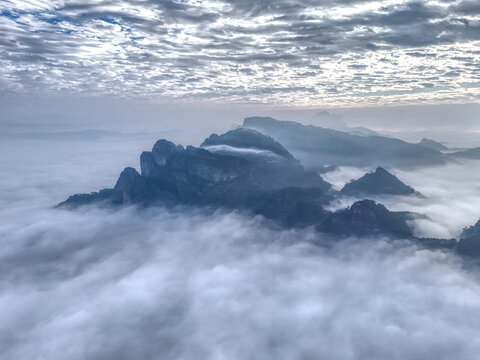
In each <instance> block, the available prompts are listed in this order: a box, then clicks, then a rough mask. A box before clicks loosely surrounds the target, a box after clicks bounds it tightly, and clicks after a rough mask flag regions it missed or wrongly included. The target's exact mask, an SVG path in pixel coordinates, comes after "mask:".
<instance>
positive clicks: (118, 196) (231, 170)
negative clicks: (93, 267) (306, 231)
mask: <svg viewBox="0 0 480 360" xmlns="http://www.w3.org/2000/svg"><path fill="white" fill-rule="evenodd" d="M205 144H215V145H205ZM219 145H222V146H223V145H225V146H228V147H229V148H228V151H224V150H221V149H220V150H219V149H216V150H215V151H214V150H212V151H209V150H207V148H208V146H219ZM204 146H205V148H195V147H192V146H187V148H184V147H183V146H180V145H175V144H173V143H172V142H170V141H167V140H159V141H157V142H156V143H155V145H154V146H153V148H152V151H149V152H143V153H142V155H141V157H140V165H141V166H140V167H141V174H138V173H137V171H136V170H134V169H132V168H127V169H125V170H124V171H123V172H122V174H121V175H120V177H119V179H118V181H117V184H116V185H115V187H114V188H113V189H106V190H102V191H100V192H98V193H93V194H83V195H74V196H72V197H70V198H69V199H68V200H67V201H65V202H64V203H63V205H77V204H87V203H91V202H97V201H107V202H111V203H114V204H130V203H137V204H144V205H149V204H153V203H157V202H161V203H165V204H194V205H214V206H226V207H235V208H243V207H245V206H250V205H249V204H251V199H252V198H255V197H258V196H264V195H265V194H268V193H271V192H273V191H276V190H280V189H284V188H292V187H293V188H300V189H311V188H315V189H318V191H320V192H321V193H322V194H323V196H326V194H327V193H329V192H333V190H332V188H331V185H330V184H328V183H327V182H325V181H324V180H323V179H322V178H321V177H320V176H319V175H318V174H316V173H315V172H308V171H306V170H305V169H304V168H303V167H302V165H301V164H300V163H299V162H298V161H297V160H295V159H294V158H293V156H292V155H291V154H290V153H289V152H288V151H286V150H285V148H283V147H282V145H280V144H279V143H277V142H276V141H275V140H273V139H272V138H270V137H267V136H265V135H262V134H261V133H258V132H256V131H251V130H247V129H239V130H234V131H231V132H228V133H226V134H224V135H221V136H218V135H216V136H211V137H210V138H208V139H207V140H206V141H205V142H204ZM252 149H254V150H255V151H257V150H260V151H267V152H268V153H271V154H274V156H273V157H272V156H264V154H263V153H260V154H258V153H256V152H255V151H254V152H253V153H251V152H249V151H250V150H252ZM245 150H247V151H245Z"/></svg>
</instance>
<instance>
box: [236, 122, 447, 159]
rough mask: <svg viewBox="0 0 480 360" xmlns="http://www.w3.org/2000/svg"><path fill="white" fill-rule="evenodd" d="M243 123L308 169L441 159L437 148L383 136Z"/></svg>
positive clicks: (295, 124)
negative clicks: (265, 136)
mask: <svg viewBox="0 0 480 360" xmlns="http://www.w3.org/2000/svg"><path fill="white" fill-rule="evenodd" d="M243 125H244V126H245V127H248V128H253V129H256V130H258V131H260V132H262V133H264V134H267V135H270V136H272V137H273V138H275V139H276V140H277V141H279V142H280V143H282V144H283V145H284V146H285V148H286V149H287V150H288V151H289V152H291V153H292V154H293V155H294V156H295V157H296V158H297V159H299V160H301V161H302V163H303V164H304V165H305V166H307V167H310V168H319V167H323V166H325V165H347V166H387V167H389V166H392V167H406V166H419V165H431V164H440V163H442V162H443V161H444V157H443V154H442V153H441V152H439V151H436V150H432V149H428V148H425V147H423V146H420V145H417V144H410V143H407V142H405V141H402V140H398V139H394V138H388V137H383V136H358V135H352V134H349V133H346V132H342V131H336V130H331V129H325V128H321V127H316V126H312V125H303V124H300V123H298V122H293V121H279V120H276V119H273V118H271V117H249V118H246V119H245V120H244V122H243Z"/></svg>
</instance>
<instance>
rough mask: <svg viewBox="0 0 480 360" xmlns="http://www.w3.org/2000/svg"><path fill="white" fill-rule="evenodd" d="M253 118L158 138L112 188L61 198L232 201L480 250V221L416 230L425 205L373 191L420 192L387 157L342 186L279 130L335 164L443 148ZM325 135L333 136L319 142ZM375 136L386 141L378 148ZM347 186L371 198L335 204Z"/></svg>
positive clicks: (291, 216)
mask: <svg viewBox="0 0 480 360" xmlns="http://www.w3.org/2000/svg"><path fill="white" fill-rule="evenodd" d="M245 125H246V126H248V127H243V128H238V129H235V130H231V131H229V132H227V133H225V134H221V135H217V134H212V135H211V136H209V137H208V138H207V139H205V141H204V142H203V143H202V144H201V146H200V147H193V146H187V147H186V148H185V147H183V146H182V145H176V144H174V143H172V142H170V141H168V140H165V139H162V140H159V141H157V142H156V143H155V145H154V146H153V148H152V150H151V151H145V152H143V153H142V154H141V156H140V168H141V173H138V172H137V171H136V170H135V169H133V168H126V169H124V170H123V171H122V173H121V174H120V176H119V178H118V180H117V182H116V184H115V186H114V187H113V188H110V189H103V190H100V191H99V192H94V193H90V194H77V195H73V196H70V197H69V198H68V199H67V200H66V201H64V202H63V203H61V204H59V205H58V206H59V207H77V206H81V205H87V204H98V205H102V206H119V205H128V204H137V205H139V206H157V205H160V206H167V207H169V206H177V205H188V206H201V207H209V208H223V209H230V210H238V211H242V212H246V213H250V214H254V215H262V216H264V217H265V218H266V219H269V220H270V221H272V222H273V223H275V224H278V225H280V226H283V227H287V228H292V227H305V226H312V227H315V229H316V230H317V231H319V232H322V233H325V234H331V235H332V236H333V235H334V236H335V237H348V236H357V237H363V236H388V237H391V238H403V239H405V238H408V239H413V240H416V241H419V243H422V244H423V245H425V246H430V247H443V248H451V249H454V250H456V251H458V252H459V253H460V252H462V254H463V253H472V254H473V253H474V251H473V250H472V251H471V252H470V250H468V251H467V250H466V249H471V248H475V249H477V247H478V254H479V255H480V246H478V245H477V244H480V239H479V238H480V222H479V223H477V224H476V225H475V226H473V227H471V228H468V229H466V230H465V231H464V234H463V235H462V238H461V239H460V241H459V242H455V241H453V240H441V239H424V240H421V239H416V238H415V236H414V234H413V233H412V230H411V229H410V226H409V222H410V221H411V220H413V219H415V218H417V217H422V216H423V215H421V214H414V213H408V212H392V211H389V210H388V209H387V208H386V207H384V206H383V205H381V204H379V203H377V202H375V201H373V200H369V199H368V197H369V196H374V195H402V196H406V195H420V194H419V193H418V192H416V191H415V190H414V189H413V188H412V187H410V186H408V185H406V184H404V183H403V182H401V181H400V180H399V179H398V178H397V177H395V176H394V175H393V174H391V173H389V172H388V171H387V170H385V169H384V168H382V167H378V168H377V169H376V170H375V171H374V172H371V173H367V174H365V175H364V176H363V177H361V178H360V179H357V180H354V181H352V182H350V183H348V184H346V185H345V187H344V188H343V189H342V190H341V191H336V190H334V188H333V187H332V186H331V185H330V184H329V183H328V182H326V181H325V180H324V179H323V178H322V177H321V176H320V175H319V173H318V172H316V171H312V170H308V169H306V168H305V167H304V166H303V165H302V163H301V162H300V161H299V160H297V158H296V157H295V156H294V155H293V154H292V153H291V152H290V151H289V150H288V147H285V146H284V145H282V144H281V143H280V142H278V141H277V137H281V138H283V139H284V140H285V141H286V143H287V144H290V147H291V148H292V147H293V148H296V149H297V151H298V153H300V154H301V153H302V151H304V150H305V151H306V150H308V149H311V150H312V152H313V154H314V155H316V156H317V157H318V158H319V159H320V160H319V162H318V164H322V163H323V164H325V163H327V162H326V161H325V159H329V161H333V159H337V160H338V161H339V163H329V164H332V165H335V166H336V165H344V164H345V162H347V160H348V157H349V156H352V157H353V160H351V161H352V163H355V164H358V163H361V164H365V163H367V161H372V162H373V163H375V162H376V161H378V162H380V161H381V162H385V161H387V159H394V160H392V161H393V162H394V163H395V164H397V165H398V164H403V165H406V164H410V165H413V164H416V165H419V164H429V163H433V164H436V163H438V162H441V161H445V158H444V157H443V154H441V153H440V152H438V151H435V150H431V149H427V148H425V147H423V146H420V145H415V144H409V143H406V142H403V141H401V140H396V139H389V138H382V137H379V136H376V135H375V136H369V137H364V136H362V137H360V136H357V135H351V134H346V133H342V132H339V131H334V130H328V129H323V128H317V127H312V126H304V125H301V124H298V123H294V122H280V121H277V120H274V119H272V118H247V119H245ZM252 127H255V128H257V129H259V130H261V131H263V132H264V133H265V132H267V130H269V129H270V130H271V131H272V134H271V135H273V136H274V137H275V138H274V137H271V136H269V135H265V134H264V133H262V132H260V131H257V130H255V129H253V128H252ZM360 138H361V139H362V140H360ZM319 139H323V141H325V142H326V144H321V143H318V144H316V142H315V141H320V140H319ZM369 141H371V142H369ZM337 142H338V143H337ZM328 144H330V145H331V146H327V145H328ZM389 144H390V145H392V146H393V147H394V149H390V150H389V151H387V149H386V148H384V147H388V145H389ZM374 146H377V147H378V148H377V149H376V150H375V151H374ZM350 147H353V148H354V149H356V151H354V150H353V149H352V148H350ZM299 148H301V149H303V150H302V151H300V150H298V149H299ZM322 149H326V150H325V151H326V152H327V154H322ZM362 156H364V157H365V158H362ZM415 156H418V158H416V157H415ZM429 156H432V158H429ZM343 195H353V196H355V197H357V198H360V199H361V198H362V197H363V198H365V197H366V198H367V199H364V200H360V201H357V202H355V203H354V204H353V205H352V206H350V207H348V208H346V209H342V210H338V211H335V212H332V211H329V210H328V208H329V207H328V205H329V204H330V203H331V201H332V200H334V199H335V198H337V197H340V196H343Z"/></svg>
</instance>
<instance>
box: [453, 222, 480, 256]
mask: <svg viewBox="0 0 480 360" xmlns="http://www.w3.org/2000/svg"><path fill="white" fill-rule="evenodd" d="M455 250H456V251H457V252H458V253H459V254H461V255H467V256H480V220H478V221H477V223H476V224H475V225H473V226H470V227H468V228H465V229H464V230H463V232H462V234H461V235H460V240H459V241H458V242H457V243H456V244H455Z"/></svg>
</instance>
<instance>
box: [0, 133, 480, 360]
mask: <svg viewBox="0 0 480 360" xmlns="http://www.w3.org/2000/svg"><path fill="white" fill-rule="evenodd" d="M151 144H152V139H149V138H145V139H141V138H139V137H135V138H132V139H129V138H119V139H118V138H117V139H115V138H111V139H108V140H107V139H105V140H103V141H97V140H94V141H93V140H92V141H91V140H88V139H87V140H78V141H72V140H71V139H69V138H68V140H65V141H62V140H60V139H57V140H55V141H51V140H31V139H30V140H25V139H24V140H21V139H14V140H9V139H6V140H4V141H2V142H0V146H1V149H0V150H1V151H0V167H1V168H2V171H3V176H2V177H0V193H2V194H4V195H5V196H2V197H1V198H0V288H1V291H0V308H1V309H2V321H1V322H0V358H2V360H3V359H5V360H36V359H68V360H80V359H81V360H83V359H88V360H92V359H93V360H96V359H98V360H108V359H112V360H119V359H120V360H121V359H160V358H161V359H185V360H189V359H192V360H193V359H199V358H202V359H245V358H249V359H285V360H287V359H319V360H320V359H339V360H353V359H355V360H356V359H358V360H360V359H372V360H377V359H378V360H384V359H398V360H404V359H409V360H410V359H419V360H420V359H426V358H434V359H440V360H442V359H445V360H450V359H452V358H455V359H459V360H473V359H476V358H477V356H478V353H479V352H480V341H479V339H480V318H479V317H478V316H472V314H476V313H478V312H479V311H480V282H479V278H478V270H477V269H476V268H471V267H468V266H465V265H466V264H465V263H463V262H462V260H460V259H458V258H457V257H456V256H454V255H452V254H450V253H448V252H442V251H430V250H425V249H420V248H418V247H417V246H414V245H412V244H411V243H409V242H408V241H405V242H404V241H401V240H399V241H396V242H393V243H392V242H388V241H387V240H379V239H376V240H374V241H371V240H369V239H361V240H359V239H357V240H355V239H352V240H351V241H346V242H345V241H344V242H339V243H336V244H334V245H333V246H323V245H327V244H326V243H323V242H322V238H321V237H319V236H318V234H315V233H314V232H312V231H310V230H303V231H278V230H273V229H270V228H268V227H266V226H265V224H264V223H263V222H262V221H261V219H259V218H250V217H246V216H242V215H240V214H235V213H233V214H225V213H221V212H219V213H215V214H205V213H204V212H202V211H199V210H192V209H190V210H186V209H183V210H182V209H178V210H176V211H169V212H167V211H164V210H162V209H149V210H139V209H135V208H133V207H132V208H123V209H120V210H116V211H111V210H106V209H98V208H95V207H86V208H83V209H81V210H77V211H69V210H57V209H53V208H52V207H51V206H52V205H54V204H55V203H57V202H59V201H61V200H63V199H64V198H65V197H66V196H67V195H68V194H71V193H74V192H80V191H87V192H88V191H92V190H96V189H98V188H101V187H105V186H111V185H113V183H114V181H115V179H116V176H117V175H118V173H119V171H120V170H121V169H122V168H123V167H124V166H136V167H138V153H139V151H140V150H142V149H145V148H147V149H148V148H149V147H150V146H151ZM92 159H95V161H94V162H92ZM471 168H472V166H463V167H462V166H461V165H458V166H456V167H447V168H445V167H443V169H444V170H445V171H446V172H447V174H445V171H444V172H442V171H441V169H442V167H439V168H431V169H430V170H428V169H426V170H425V171H424V172H422V173H421V175H420V177H419V178H423V179H426V178H428V177H429V176H430V178H431V181H430V182H429V183H425V184H424V186H423V187H421V188H419V190H421V191H424V192H425V193H426V194H427V192H428V195H433V194H435V192H436V191H437V190H438V188H439V187H441V186H442V183H443V186H444V187H445V189H446V190H448V189H451V188H452V186H453V184H455V183H457V182H458V179H460V178H462V177H464V176H467V175H468V174H470V172H471V170H470V169H471ZM453 170H455V171H453ZM357 173H358V172H350V174H349V175H350V176H356V174H357ZM440 174H444V175H445V176H443V180H435V179H436V177H438V176H440ZM454 174H457V177H455V175H454ZM337 175H338V176H337V178H336V181H337V185H338V184H340V183H341V181H344V180H342V179H346V176H342V175H341V174H337ZM399 176H400V177H401V178H402V179H406V180H411V179H409V178H408V177H409V175H408V173H401V174H399ZM435 176H436V177H435ZM428 184H430V185H431V186H428ZM413 185H415V186H416V185H417V183H414V184H413ZM459 186H462V187H469V188H468V189H466V188H465V189H463V190H462V194H465V196H466V194H467V193H468V191H473V187H472V186H475V184H473V183H472V182H468V181H464V182H461V185H459ZM429 188H431V190H428V189H429ZM462 196H463V195H462ZM449 199H450V198H449ZM434 201H438V197H432V199H431V200H430V205H431V206H435V204H433V202H434ZM472 201H473V200H472ZM437 205H438V204H437ZM440 205H441V206H440V209H441V208H442V206H443V203H440ZM458 206H459V203H458V202H454V201H453V202H452V203H451V206H450V207H448V208H445V207H444V208H443V212H444V213H445V214H447V213H456V212H457V211H460V213H461V208H458ZM454 221H456V220H454ZM427 230H428V228H426V230H425V231H427Z"/></svg>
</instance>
